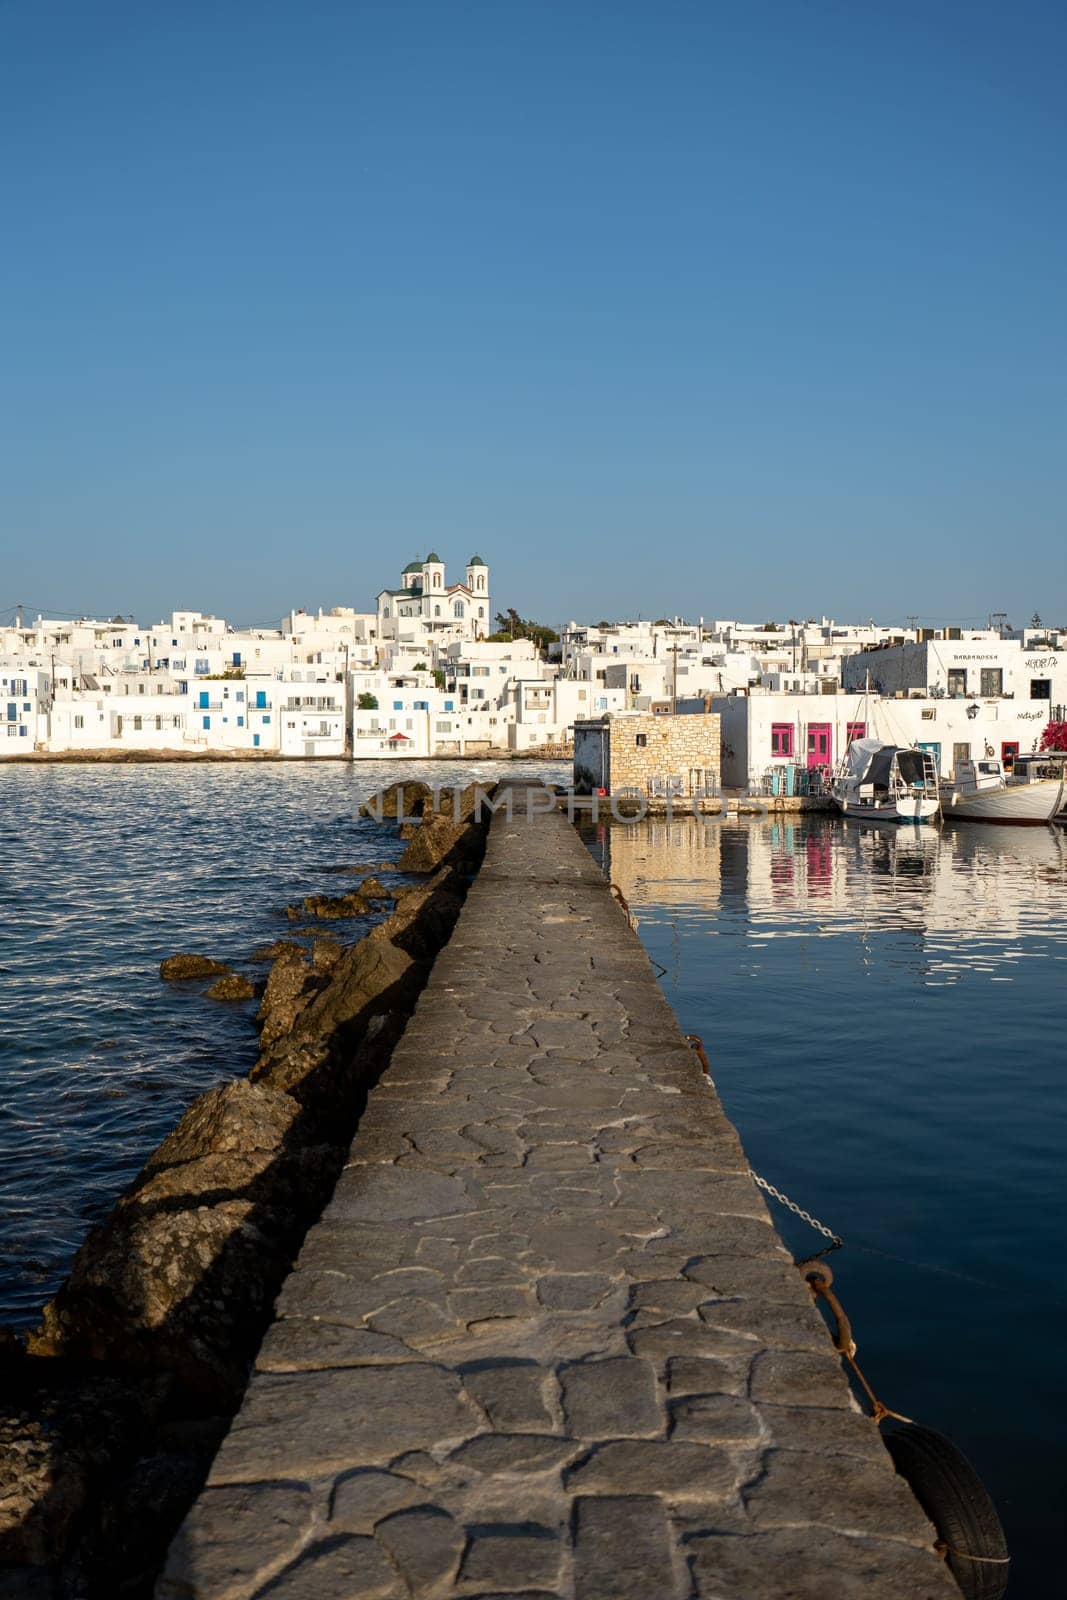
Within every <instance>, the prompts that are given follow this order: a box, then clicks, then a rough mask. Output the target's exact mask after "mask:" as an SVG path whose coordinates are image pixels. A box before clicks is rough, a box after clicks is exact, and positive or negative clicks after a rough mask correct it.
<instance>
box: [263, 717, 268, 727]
mask: <svg viewBox="0 0 1067 1600" xmlns="http://www.w3.org/2000/svg"><path fill="white" fill-rule="evenodd" d="M269 721H270V718H269V717H264V718H263V726H264V727H266V725H267V723H268V722H269Z"/></svg>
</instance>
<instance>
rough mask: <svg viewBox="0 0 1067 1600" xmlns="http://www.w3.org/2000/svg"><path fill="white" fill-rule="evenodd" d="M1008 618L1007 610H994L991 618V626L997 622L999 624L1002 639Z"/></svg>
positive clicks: (998, 630) (998, 629)
mask: <svg viewBox="0 0 1067 1600" xmlns="http://www.w3.org/2000/svg"><path fill="white" fill-rule="evenodd" d="M1007 620H1008V613H1007V612H1006V611H994V612H993V615H992V616H991V617H990V619H989V626H990V627H992V626H993V624H994V622H995V623H996V625H997V632H998V633H999V634H1000V637H1001V638H1002V639H1003V637H1004V624H1005V623H1006V622H1007Z"/></svg>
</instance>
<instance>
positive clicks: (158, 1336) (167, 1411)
mask: <svg viewBox="0 0 1067 1600" xmlns="http://www.w3.org/2000/svg"><path fill="white" fill-rule="evenodd" d="M413 787H414V786H409V792H410V790H411V789H412V788H413ZM410 799H411V800H413V801H414V804H413V805H410V806H409V808H408V810H409V811H414V812H416V813H417V825H415V826H414V827H412V825H411V823H410V821H409V822H406V823H404V831H405V832H406V833H409V834H410V837H409V838H408V840H407V843H406V846H405V848H404V850H403V853H402V854H401V856H400V859H399V861H398V862H397V863H396V865H397V867H398V868H399V869H400V870H401V871H402V872H404V873H408V874H412V875H415V874H418V875H419V876H418V881H416V882H413V883H409V884H407V885H406V886H402V887H399V888H397V889H396V891H395V904H394V906H393V909H392V911H391V912H389V914H388V915H386V916H385V917H384V920H382V921H381V922H379V923H378V925H377V926H375V927H373V928H372V929H371V931H370V932H369V933H366V934H365V936H364V937H362V938H360V939H358V941H357V942H354V943H348V944H345V943H344V942H342V941H341V940H339V939H334V938H322V937H316V938H313V939H312V940H311V941H310V943H303V944H302V943H299V942H297V941H295V940H282V941H279V942H278V943H277V944H276V945H275V946H273V947H271V948H270V950H269V951H268V952H259V955H260V956H261V957H262V956H263V955H264V954H269V955H270V957H271V966H270V972H269V976H268V977H267V979H266V982H265V983H262V982H261V983H259V984H258V985H254V984H253V983H252V982H251V980H249V979H247V978H245V977H243V976H242V975H240V974H234V973H233V972H232V971H231V969H229V968H228V967H226V966H224V965H223V964H222V963H219V962H217V961H215V960H213V958H211V957H204V956H188V955H183V956H178V957H172V958H168V960H167V961H166V962H164V963H163V968H162V971H161V976H162V977H164V978H165V979H168V980H171V981H179V982H188V981H196V980H209V979H212V980H214V983H213V987H212V988H211V989H208V990H207V991H206V992H207V994H209V995H213V997H216V998H228V997H229V996H228V995H226V994H219V993H218V992H217V991H218V986H219V985H220V984H221V985H223V986H224V987H226V988H227V989H233V990H235V991H236V992H235V993H234V995H233V997H234V998H245V997H246V995H247V994H249V993H255V992H256V991H257V990H258V991H259V992H260V996H261V998H260V1006H259V1011H258V1016H257V1024H258V1028H259V1050H258V1057H257V1059H256V1061H255V1064H254V1066H253V1067H252V1070H251V1072H250V1073H249V1074H248V1076H247V1077H246V1078H240V1079H231V1080H229V1081H226V1082H223V1083H220V1084H219V1085H218V1086H217V1087H215V1088H214V1089H211V1090H209V1091H208V1092H207V1093H206V1094H203V1095H201V1096H200V1097H199V1098H198V1099H197V1100H195V1101H194V1102H193V1104H192V1105H191V1106H190V1107H189V1108H188V1110H187V1111H186V1113H185V1115H184V1116H183V1117H182V1119H181V1121H180V1123H179V1124H178V1126H177V1127H176V1128H175V1129H174V1131H173V1132H172V1133H171V1134H170V1135H169V1136H168V1138H166V1139H165V1140H164V1141H163V1143H162V1144H161V1145H160V1146H159V1148H158V1149H157V1150H155V1151H154V1152H153V1154H152V1155H151V1156H150V1157H149V1159H148V1160H147V1161H146V1162H145V1165H144V1167H143V1168H142V1170H141V1172H140V1173H139V1174H138V1176H137V1177H136V1179H135V1180H134V1182H133V1183H132V1184H131V1185H130V1187H129V1189H128V1190H127V1191H126V1192H125V1193H124V1194H123V1195H122V1196H121V1197H120V1199H119V1200H118V1202H117V1204H116V1205H115V1207H114V1209H113V1211H112V1213H111V1215H110V1216H109V1217H108V1218H107V1220H106V1221H105V1222H104V1223H103V1224H102V1225H101V1226H99V1227H97V1228H95V1229H94V1230H93V1231H92V1233H91V1234H90V1235H89V1237H88V1238H87V1239H86V1241H85V1243H84V1245H83V1246H82V1248H81V1250H80V1251H79V1252H78V1255H77V1256H76V1258H75V1261H74V1264H73V1269H72V1271H71V1274H70V1277H69V1279H68V1281H67V1282H66V1284H65V1285H64V1286H63V1288H62V1289H61V1290H60V1291H59V1293H58V1294H57V1295H56V1297H55V1298H54V1299H53V1300H52V1301H51V1302H50V1303H49V1304H48V1305H47V1306H46V1307H45V1310H44V1314H43V1319H42V1322H41V1324H40V1326H39V1327H38V1328H37V1329H36V1330H35V1331H34V1332H33V1333H32V1334H31V1335H30V1336H29V1337H28V1338H27V1339H25V1340H22V1339H19V1338H16V1337H15V1336H14V1335H12V1334H10V1333H7V1334H6V1335H3V1336H2V1337H0V1597H3V1600H9V1597H13V1596H15V1595H19V1596H23V1595H24V1596H26V1597H28V1600H37V1597H41V1600H73V1597H75V1596H77V1597H79V1600H97V1597H104V1596H107V1597H108V1600H111V1597H113V1596H117V1595H123V1596H128V1597H137V1596H147V1595H148V1594H150V1592H151V1586H152V1582H153V1578H154V1574H155V1572H156V1570H157V1568H158V1566H159V1564H160V1562H161V1560H162V1557H163V1555H164V1553H165V1550H166V1546H167V1543H168V1541H169V1539H170V1537H171V1535H172V1534H173V1532H174V1530H175V1529H176V1527H177V1526H178V1524H179V1523H180V1521H181V1519H182V1516H183V1515H184V1513H185V1511H186V1509H187V1507H188V1505H189V1504H190V1502H191V1501H192V1499H193V1498H194V1496H195V1495H196V1493H197V1491H198V1489H199V1487H200V1484H201V1483H202V1482H203V1479H204V1477H205V1475H206V1473H207V1470H208V1468H209V1466H210V1463H211V1460H212V1457H213V1455H214V1452H215V1450H216V1448H217V1445H218V1442H219V1440H220V1439H221V1437H222V1436H223V1434H224V1433H225V1430H226V1427H227V1424H228V1421H229V1418H230V1417H231V1416H232V1414H233V1412H234V1411H235V1409H236V1407H237V1405H238V1404H239V1402H240V1399H241V1397H242V1394H243V1392H244V1388H245V1385H246V1382H247V1378H248V1374H249V1371H250V1367H251V1363H252V1360H253V1358H254V1356H255V1353H256V1350H257V1348H258V1345H259V1342H260V1340H261V1338H262V1335H263V1332H264V1329H265V1328H266V1326H267V1325H268V1324H269V1322H270V1319H271V1315H272V1307H273V1302H274V1297H275V1295H276V1293H277V1291H278V1288H279V1287H280V1285H281V1283H282V1281H283V1280H284V1278H285V1276H286V1274H287V1273H288V1271H289V1270H290V1268H291V1266H292V1263H293V1260H294V1257H295V1255H296V1252H297V1250H298V1248H299V1246H300V1243H301V1241H302V1239H303V1237H304V1234H305V1233H306V1231H307V1229H308V1227H309V1226H310V1225H311V1224H312V1223H313V1222H314V1221H315V1220H316V1218H317V1217H318V1216H319V1214H320V1213H321V1211H322V1209H323V1207H324V1205H325V1204H326V1202H327V1201H328V1200H329V1197H330V1195H331V1193H332V1192H333V1188H334V1185H335V1183H336V1181H337V1178H338V1175H339V1173H340V1171H341V1169H342V1166H343V1163H344V1160H345V1157H346V1154H347V1151H348V1148H349V1145H350V1142H351V1139H352V1136H353V1133H354V1131H355V1128H356V1126H357V1124H358V1121H359V1116H360V1113H361V1111H362V1108H363V1105H364V1102H365V1097H366V1093H367V1091H368V1089H369V1088H370V1087H371V1086H372V1085H373V1083H374V1082H375V1081H376V1079H377V1077H378V1076H379V1074H380V1073H381V1071H382V1069H383V1067H384V1066H385V1065H386V1063H387V1062H388V1059H389V1056H390V1053H391V1051H392V1048H393V1045H394V1044H395V1043H396V1041H397V1039H398V1038H399V1037H400V1034H401V1033H402V1032H403V1029H404V1026H405V1024H406V1021H407V1019H408V1017H409V1016H410V1014H411V1011H412V1009H413V1007H414V1004H415V1001H416V999H417V996H418V994H419V992H420V990H421V988H422V986H423V984H424V983H425V981H426V978H427V976H428V974H429V971H430V968H431V966H432V963H433V960H434V957H435V955H436V954H437V952H438V950H439V949H440V948H441V946H442V945H443V944H444V943H445V942H446V941H447V939H448V937H449V935H450V933H451V931H452V928H453V926H454V924H455V921H456V918H457V917H458V915H459V911H460V907H461V905H462V903H463V899H464V896H465V894H466V891H467V887H468V885H469V882H470V880H471V876H472V874H473V873H474V872H475V871H476V869H477V866H478V864H479V862H480V860H481V856H482V853H483V850H484V844H485V831H486V823H485V822H483V821H482V820H481V819H480V818H477V817H475V815H474V810H475V795H474V791H473V788H472V789H471V790H469V791H466V792H465V793H464V794H463V795H462V796H461V797H457V798H456V799H453V797H452V796H446V797H445V799H446V805H445V806H444V807H441V808H438V809H435V808H434V807H433V805H432V797H431V796H430V794H429V792H428V791H426V792H422V791H421V789H419V790H417V791H416V792H414V793H411V794H410ZM396 802H397V797H396V795H395V793H394V791H387V792H386V793H385V795H383V796H380V797H378V801H377V803H378V805H380V806H381V810H382V813H383V814H385V815H391V816H394V817H397V820H398V821H400V820H402V819H401V817H400V816H398V814H397V803H396ZM315 898H316V897H312V899H310V900H309V901H306V902H305V903H304V908H303V911H304V913H305V914H306V915H307V916H309V917H312V918H314V917H316V916H326V917H328V918H331V919H333V918H334V917H335V916H336V915H337V914H338V913H336V912H335V909H334V907H333V906H332V905H330V904H323V905H318V904H316V903H315ZM319 898H321V897H319ZM341 898H344V899H345V900H346V901H350V902H351V901H358V902H359V904H358V906H357V905H354V904H352V905H350V906H349V907H348V909H347V911H346V913H345V914H346V915H349V916H350V915H353V914H360V913H362V912H364V911H368V910H373V909H374V908H375V907H376V906H377V907H379V908H380V907H381V903H382V901H383V900H388V899H392V898H394V896H393V895H390V894H389V893H388V891H386V890H385V889H384V886H383V885H382V884H381V882H380V881H379V880H378V879H376V878H373V877H372V878H370V879H365V880H364V882H363V883H361V884H360V886H359V888H358V889H357V890H356V891H355V892H354V895H353V896H344V897H341Z"/></svg>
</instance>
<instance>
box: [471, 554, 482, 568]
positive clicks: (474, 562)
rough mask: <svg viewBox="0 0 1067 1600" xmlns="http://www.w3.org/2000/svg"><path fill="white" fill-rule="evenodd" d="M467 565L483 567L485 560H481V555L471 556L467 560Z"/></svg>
mask: <svg viewBox="0 0 1067 1600" xmlns="http://www.w3.org/2000/svg"><path fill="white" fill-rule="evenodd" d="M467 565H468V567H484V566H485V562H484V561H483V560H482V558H481V556H471V558H470V560H469V561H468V562H467Z"/></svg>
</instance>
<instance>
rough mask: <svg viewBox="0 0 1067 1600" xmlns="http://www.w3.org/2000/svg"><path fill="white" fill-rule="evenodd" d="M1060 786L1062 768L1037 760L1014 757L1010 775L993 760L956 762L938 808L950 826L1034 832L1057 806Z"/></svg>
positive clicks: (1055, 764)
mask: <svg viewBox="0 0 1067 1600" xmlns="http://www.w3.org/2000/svg"><path fill="white" fill-rule="evenodd" d="M1064 781H1065V780H1064V767H1063V763H1062V762H1059V763H1055V762H1050V761H1048V759H1047V758H1043V757H1042V756H1039V755H1035V756H1017V757H1016V758H1015V763H1014V767H1013V770H1012V771H1011V772H1010V773H1008V772H1005V771H1004V768H1003V766H1002V764H1001V763H1000V762H999V761H961V762H960V764H959V766H958V767H957V768H956V775H955V777H954V778H953V779H952V781H951V782H946V783H944V784H942V788H941V807H942V810H943V811H944V813H945V816H946V817H951V818H952V819H953V821H963V822H1001V823H1010V824H1013V825H1015V826H1017V827H1019V826H1027V825H1029V826H1030V827H1040V826H1041V825H1042V823H1049V822H1051V821H1052V819H1053V817H1054V816H1055V815H1056V813H1057V811H1059V809H1060V807H1061V806H1062V804H1063V796H1064Z"/></svg>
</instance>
